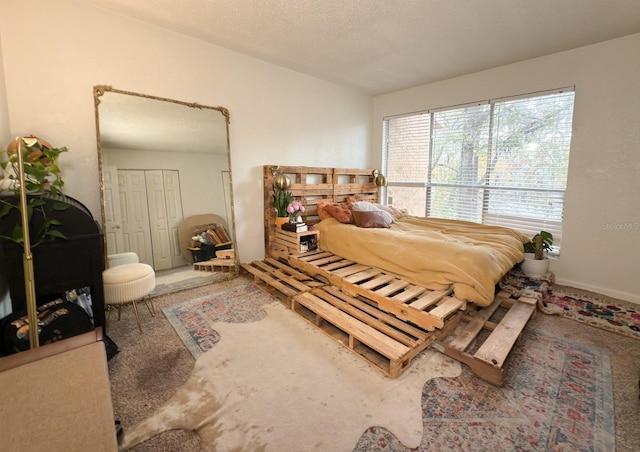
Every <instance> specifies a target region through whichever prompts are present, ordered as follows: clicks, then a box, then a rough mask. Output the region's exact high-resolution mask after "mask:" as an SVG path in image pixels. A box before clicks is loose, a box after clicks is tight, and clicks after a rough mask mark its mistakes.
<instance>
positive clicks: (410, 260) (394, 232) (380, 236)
mask: <svg viewBox="0 0 640 452" xmlns="http://www.w3.org/2000/svg"><path fill="white" fill-rule="evenodd" d="M317 228H318V230H319V231H320V237H319V238H320V241H319V243H320V249H322V250H325V251H330V252H332V253H334V254H337V255H339V256H342V257H344V258H346V259H350V260H353V261H356V262H358V263H360V264H364V265H370V266H372V267H377V268H379V269H382V270H385V271H387V272H390V273H393V274H395V275H397V276H400V277H402V278H403V279H405V280H407V281H410V282H412V283H414V284H418V285H420V286H423V287H426V288H429V289H432V290H444V289H446V288H448V287H451V286H452V287H453V291H454V294H455V296H456V297H457V298H459V299H461V300H465V301H471V302H473V303H476V304H478V305H480V306H488V305H489V304H491V302H492V301H493V299H494V295H495V285H496V284H497V283H498V281H499V280H500V278H502V276H503V275H504V274H505V273H506V272H507V271H509V270H510V269H511V268H512V267H513V266H514V265H515V264H516V263H518V262H521V261H522V260H523V259H524V255H523V246H522V244H523V243H524V242H526V241H528V239H527V238H526V237H525V236H523V235H522V234H520V233H519V232H516V231H514V230H512V229H508V228H502V227H498V226H485V225H481V224H477V223H470V222H465V221H456V220H443V219H433V218H419V217H413V216H406V217H403V218H400V219H399V220H397V221H396V222H394V223H393V224H392V225H391V228H389V229H378V228H359V227H357V226H355V225H353V224H343V223H340V222H339V221H338V220H336V219H335V218H329V219H326V220H323V221H321V222H320V223H318V225H317Z"/></svg>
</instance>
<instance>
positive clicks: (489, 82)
mask: <svg viewBox="0 0 640 452" xmlns="http://www.w3.org/2000/svg"><path fill="white" fill-rule="evenodd" d="M639 55H640V34H636V35H632V36H628V37H625V38H622V39H617V40H612V41H607V42H604V43H600V44H597V45H592V46H588V47H583V48H579V49H576V50H572V51H568V52H562V53H558V54H554V55H549V56H546V57H543V58H537V59H533V60H528V61H524V62H521V63H517V64H512V65H509V66H504V67H500V68H496V69H492V70H488V71H483V72H479V73H475V74H471V75H468V76H464V77H459V78H455V79H450V80H446V81H442V82H438V83H432V84H428V85H424V86H419V87H416V88H413V89H407V90H403V91H399V92H395V93H391V94H387V95H383V96H379V97H377V98H376V99H375V100H374V115H373V124H374V135H373V136H374V142H373V147H372V148H373V149H374V153H375V155H374V161H375V162H378V161H380V159H381V156H380V149H381V146H382V144H381V136H382V131H381V126H382V120H383V117H385V116H388V115H394V114H399V113H406V112H412V111H418V110H424V109H430V108H437V107H446V106H450V105H457V104H462V103H467V102H471V101H475V100H482V99H488V98H498V97H504V96H510V95H515V94H521V93H529V92H535V91H540V90H545V89H551V88H560V87H563V86H570V85H575V88H576V97H575V110H574V123H573V139H572V144H571V157H570V163H569V180H568V187H567V194H566V200H565V215H564V222H563V232H562V252H561V256H560V258H559V259H558V260H555V261H553V262H552V263H551V270H552V271H553V272H554V273H555V275H556V281H557V282H558V283H560V284H566V285H571V286H574V287H579V288H584V289H591V290H595V291H598V292H600V293H603V294H607V295H611V296H614V297H619V298H622V299H627V300H631V301H635V302H639V303H640V76H639V74H640V57H639Z"/></svg>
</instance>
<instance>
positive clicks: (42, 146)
mask: <svg viewBox="0 0 640 452" xmlns="http://www.w3.org/2000/svg"><path fill="white" fill-rule="evenodd" d="M17 140H22V143H21V144H22V146H21V147H22V159H23V165H22V171H23V172H24V188H25V193H26V194H27V211H28V212H27V214H28V218H29V220H31V218H32V217H33V215H34V214H36V213H37V214H38V215H40V216H41V217H42V219H43V220H42V226H41V227H40V228H38V229H37V230H35V231H31V244H30V245H31V247H35V246H37V245H39V244H41V243H42V242H44V241H45V240H47V239H49V240H53V239H55V238H65V236H64V235H63V234H62V233H61V232H60V231H58V230H57V229H56V227H57V226H60V222H59V221H58V220H56V219H55V218H52V217H51V213H52V211H55V210H65V209H67V208H68V207H69V205H68V204H67V203H65V202H63V200H64V194H63V193H62V187H63V186H64V182H63V180H62V178H61V177H60V168H59V167H58V164H57V160H58V157H59V156H60V154H61V153H63V152H67V148H66V147H61V148H54V147H53V146H52V145H51V144H49V143H48V142H47V141H45V140H43V139H41V138H38V137H36V136H33V135H31V136H29V137H22V138H17V139H16V140H13V141H12V142H11V143H9V146H8V147H7V156H8V164H7V166H6V170H7V171H6V172H7V175H8V177H7V179H6V182H8V184H4V185H3V188H4V189H5V190H6V191H5V192H0V194H2V195H3V196H2V197H0V219H3V218H5V217H8V215H9V214H10V213H11V212H12V211H15V212H20V211H21V206H20V190H21V187H20V182H19V178H18V175H19V173H20V170H21V169H20V168H19V166H18V152H17V151H18V145H17V144H18V141H17ZM5 185H6V186H5ZM5 195H8V196H5ZM46 198H48V199H51V200H52V201H53V202H51V203H47V202H46V201H45V199H46ZM59 200H61V201H59ZM47 205H49V209H51V210H48V208H47V207H46V206H47ZM0 237H1V238H3V239H7V240H10V241H12V242H15V243H17V244H19V245H23V244H24V233H23V230H22V225H21V224H20V223H16V224H15V225H14V227H13V229H12V230H11V233H10V234H9V235H0Z"/></svg>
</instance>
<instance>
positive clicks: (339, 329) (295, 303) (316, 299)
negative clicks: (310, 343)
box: [242, 165, 536, 385]
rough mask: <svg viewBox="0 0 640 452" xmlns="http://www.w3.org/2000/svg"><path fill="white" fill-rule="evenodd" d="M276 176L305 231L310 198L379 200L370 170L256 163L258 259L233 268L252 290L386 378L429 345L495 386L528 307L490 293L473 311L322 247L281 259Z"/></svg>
mask: <svg viewBox="0 0 640 452" xmlns="http://www.w3.org/2000/svg"><path fill="white" fill-rule="evenodd" d="M278 172H280V173H283V174H286V175H287V176H289V178H290V179H291V181H292V185H291V186H290V187H289V191H290V192H291V193H292V194H293V197H294V199H295V200H298V201H300V202H301V203H302V204H303V205H305V207H306V212H305V213H303V215H302V216H303V220H304V221H305V222H306V223H307V224H308V225H310V226H313V225H314V224H316V223H318V222H319V221H320V219H319V217H318V214H317V208H316V205H317V203H318V202H320V201H323V200H329V201H332V202H345V201H346V198H347V197H348V196H355V197H357V198H358V199H362V200H367V201H370V202H379V196H380V195H379V187H377V186H376V184H375V182H374V174H373V170H368V169H345V168H314V167H303V166H295V167H291V166H280V167H277V166H273V165H266V166H264V168H263V173H264V205H265V211H264V221H265V223H264V231H265V256H266V258H265V260H263V261H254V262H251V263H247V264H243V265H242V270H243V271H245V272H248V273H250V274H252V275H253V276H254V282H255V284H256V285H258V286H259V287H261V288H262V289H263V290H265V291H269V292H271V293H272V294H274V295H276V296H277V297H278V298H280V299H281V300H283V301H284V302H285V303H286V305H287V306H288V307H289V308H290V309H291V310H292V311H293V312H295V313H297V314H298V315H300V316H301V317H302V318H304V319H305V320H307V321H308V322H310V323H311V324H312V325H314V326H315V327H317V328H318V329H319V330H320V331H322V332H323V333H325V334H327V335H328V336H329V337H331V338H332V339H334V340H336V341H338V342H339V343H340V344H342V345H343V346H345V347H347V348H349V349H350V350H351V351H353V352H354V353H356V354H357V355H358V356H360V357H361V358H363V359H364V360H365V361H367V362H368V363H369V364H371V365H372V366H374V367H375V368H377V369H378V370H380V371H382V372H383V373H384V374H385V375H387V376H389V377H390V378H396V377H398V376H399V375H400V374H401V373H402V372H403V371H404V370H406V369H407V368H408V367H409V365H410V363H411V360H412V359H413V358H415V356H417V355H418V354H419V353H421V352H422V351H423V350H424V349H426V348H427V347H429V346H432V347H433V348H435V349H436V350H438V351H440V352H442V353H444V354H446V355H448V356H450V357H452V358H454V359H456V360H458V361H460V362H462V363H464V364H467V365H468V366H469V367H470V368H471V370H472V371H473V372H474V373H475V374H476V375H478V376H479V377H480V378H483V379H485V380H487V381H489V382H490V383H493V384H495V385H502V383H503V381H504V377H505V371H506V366H507V363H508V358H509V356H510V354H511V351H512V350H513V347H514V346H515V343H516V341H517V339H518V337H519V336H520V334H521V333H522V331H523V329H524V328H525V326H526V324H527V322H528V321H529V319H530V318H531V316H532V315H533V313H534V312H535V307H536V303H535V300H533V301H532V300H531V299H529V298H527V297H520V298H514V297H512V296H510V295H509V294H508V293H505V292H500V293H499V294H498V295H497V296H496V299H495V301H494V303H492V304H491V305H490V306H488V307H485V308H479V307H477V306H475V305H473V304H472V303H465V302H463V301H461V300H458V299H457V298H455V297H454V296H452V291H451V290H441V291H434V290H430V289H426V288H424V287H420V286H418V285H416V284H412V283H409V282H407V281H404V280H402V278H399V277H397V276H395V275H390V274H388V273H387V272H384V271H383V270H380V269H377V268H374V267H370V266H364V265H360V264H358V263H357V262H353V261H349V260H347V259H344V258H342V257H340V256H336V255H334V254H332V253H328V252H324V251H322V250H314V251H309V252H305V253H301V254H299V253H295V254H293V253H290V252H288V251H287V249H286V248H283V247H281V246H278V245H277V244H276V240H275V237H276V228H275V223H276V221H275V218H276V212H275V209H274V208H273V202H272V187H273V181H274V178H275V176H276V175H277V174H278ZM467 305H468V306H467Z"/></svg>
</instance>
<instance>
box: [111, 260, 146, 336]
mask: <svg viewBox="0 0 640 452" xmlns="http://www.w3.org/2000/svg"><path fill="white" fill-rule="evenodd" d="M102 281H103V285H104V304H105V306H108V307H109V308H110V309H109V315H110V314H111V308H113V307H116V306H117V307H118V320H120V314H121V310H122V306H124V305H127V304H132V305H133V310H134V311H135V313H136V320H137V321H138V328H140V332H141V333H142V324H141V323H140V314H139V312H138V305H137V301H138V300H144V303H145V304H146V305H147V308H148V309H149V313H150V314H151V315H152V316H155V313H156V310H155V307H154V306H153V301H151V299H148V300H147V299H145V297H146V296H147V295H149V294H150V293H151V291H152V290H153V289H154V288H155V287H156V274H155V272H154V271H153V268H151V266H150V265H147V264H140V263H131V264H123V265H118V266H116V267H112V268H108V269H106V270H105V271H104V272H103V273H102Z"/></svg>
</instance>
